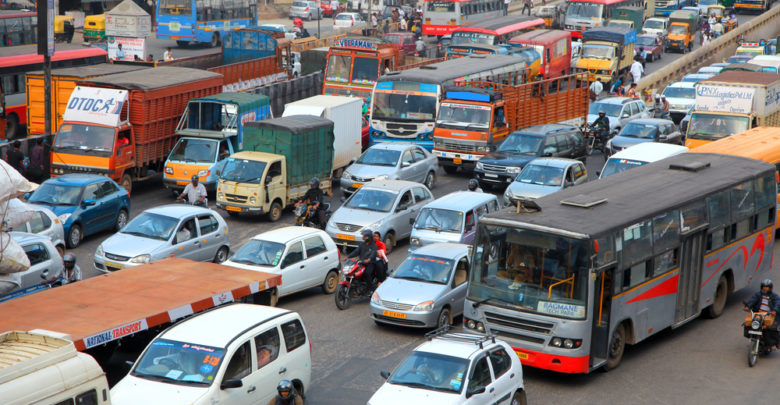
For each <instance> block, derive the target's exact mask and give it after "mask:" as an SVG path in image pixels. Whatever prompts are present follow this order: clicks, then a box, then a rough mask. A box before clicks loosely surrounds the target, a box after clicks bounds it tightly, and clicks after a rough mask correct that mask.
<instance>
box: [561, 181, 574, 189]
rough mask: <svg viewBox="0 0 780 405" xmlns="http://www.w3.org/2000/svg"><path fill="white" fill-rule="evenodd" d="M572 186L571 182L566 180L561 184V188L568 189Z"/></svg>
mask: <svg viewBox="0 0 780 405" xmlns="http://www.w3.org/2000/svg"><path fill="white" fill-rule="evenodd" d="M573 185H574V183H572V182H571V181H569V180H566V182H565V183H563V188H569V187H571V186H573Z"/></svg>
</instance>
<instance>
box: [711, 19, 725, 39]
mask: <svg viewBox="0 0 780 405" xmlns="http://www.w3.org/2000/svg"><path fill="white" fill-rule="evenodd" d="M712 32H713V33H715V38H720V36H721V35H723V23H721V22H720V19H718V22H716V23H715V25H714V26H713V27H712Z"/></svg>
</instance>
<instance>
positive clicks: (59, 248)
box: [57, 245, 65, 257]
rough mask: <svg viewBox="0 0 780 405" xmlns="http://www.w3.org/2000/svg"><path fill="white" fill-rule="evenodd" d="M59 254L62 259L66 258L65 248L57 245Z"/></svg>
mask: <svg viewBox="0 0 780 405" xmlns="http://www.w3.org/2000/svg"><path fill="white" fill-rule="evenodd" d="M57 253H59V254H60V257H64V256H65V246H63V245H57Z"/></svg>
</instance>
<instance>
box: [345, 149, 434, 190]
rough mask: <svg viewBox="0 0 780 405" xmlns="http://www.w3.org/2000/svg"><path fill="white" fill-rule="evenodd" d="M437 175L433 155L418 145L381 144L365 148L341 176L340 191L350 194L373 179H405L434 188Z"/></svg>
mask: <svg viewBox="0 0 780 405" xmlns="http://www.w3.org/2000/svg"><path fill="white" fill-rule="evenodd" d="M438 175H439V162H438V160H437V159H436V156H434V155H433V154H431V153H430V152H428V151H427V150H425V148H422V147H420V146H417V145H412V144H408V143H398V144H396V143H381V144H377V145H374V146H371V147H370V148H368V149H366V151H365V152H363V154H362V155H360V157H359V158H358V159H357V160H356V161H355V163H353V164H352V165H350V166H349V167H348V168H347V170H344V173H343V174H342V175H341V191H342V192H343V193H344V195H349V194H352V193H354V192H355V190H357V189H359V188H360V187H362V186H363V185H364V184H366V183H368V182H369V181H372V180H407V181H416V182H418V183H423V184H425V186H426V187H428V189H431V188H433V185H434V184H435V183H436V177H438Z"/></svg>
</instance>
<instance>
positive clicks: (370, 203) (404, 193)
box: [325, 180, 433, 254]
mask: <svg viewBox="0 0 780 405" xmlns="http://www.w3.org/2000/svg"><path fill="white" fill-rule="evenodd" d="M431 201H433V195H432V194H431V192H430V190H428V188H427V187H425V186H424V185H422V184H419V183H414V182H411V181H403V180H374V181H372V182H370V183H366V184H365V185H364V186H363V187H361V188H360V189H359V190H358V191H357V192H356V193H354V194H352V196H351V197H350V198H349V199H347V201H346V202H345V203H344V205H342V206H341V207H340V208H339V209H337V210H336V212H334V213H333V215H332V216H331V217H330V220H329V221H328V224H327V226H326V227H325V231H326V232H327V233H328V235H330V237H331V238H333V240H334V241H336V244H337V245H339V246H344V247H346V246H351V247H354V246H357V245H358V244H359V243H360V242H361V241H362V239H361V236H360V232H361V231H362V230H363V229H369V230H371V231H372V232H379V234H380V235H381V236H382V241H383V242H384V243H385V245H387V253H388V254H389V253H390V251H391V250H392V249H393V247H394V246H395V244H396V243H397V242H398V241H399V240H402V239H405V238H408V237H409V235H410V234H411V233H412V223H413V222H414V218H415V217H416V216H417V212H418V211H420V208H422V206H424V205H425V204H428V203H429V202H431Z"/></svg>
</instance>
